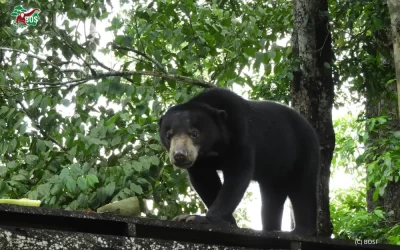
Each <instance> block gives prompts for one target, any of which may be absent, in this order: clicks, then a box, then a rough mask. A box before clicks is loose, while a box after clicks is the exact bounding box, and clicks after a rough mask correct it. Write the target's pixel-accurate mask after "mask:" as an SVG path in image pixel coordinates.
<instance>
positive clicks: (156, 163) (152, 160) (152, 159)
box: [150, 155, 160, 166]
mask: <svg viewBox="0 0 400 250" xmlns="http://www.w3.org/2000/svg"><path fill="white" fill-rule="evenodd" d="M150 161H151V163H152V164H153V165H156V166H157V165H158V164H160V159H158V157H157V156H155V155H152V156H150Z"/></svg>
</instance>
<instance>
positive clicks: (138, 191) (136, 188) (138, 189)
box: [130, 183, 143, 195]
mask: <svg viewBox="0 0 400 250" xmlns="http://www.w3.org/2000/svg"><path fill="white" fill-rule="evenodd" d="M130 188H131V189H132V190H133V192H135V193H136V194H138V195H141V194H143V189H142V187H141V186H139V185H136V184H134V183H132V184H131V186H130Z"/></svg>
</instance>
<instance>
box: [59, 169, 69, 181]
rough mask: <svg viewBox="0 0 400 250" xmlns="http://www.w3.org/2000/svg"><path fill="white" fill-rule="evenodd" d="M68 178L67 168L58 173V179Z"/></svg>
mask: <svg viewBox="0 0 400 250" xmlns="http://www.w3.org/2000/svg"><path fill="white" fill-rule="evenodd" d="M68 176H69V169H68V168H64V169H63V170H61V173H60V179H61V180H64V179H66V178H67V177H68Z"/></svg>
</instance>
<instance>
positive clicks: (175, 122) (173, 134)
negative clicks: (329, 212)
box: [159, 88, 320, 235]
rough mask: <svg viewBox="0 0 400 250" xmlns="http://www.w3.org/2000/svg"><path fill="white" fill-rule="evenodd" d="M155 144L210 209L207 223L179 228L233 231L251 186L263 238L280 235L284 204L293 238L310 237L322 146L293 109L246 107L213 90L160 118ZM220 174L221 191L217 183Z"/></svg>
mask: <svg viewBox="0 0 400 250" xmlns="http://www.w3.org/2000/svg"><path fill="white" fill-rule="evenodd" d="M159 125H160V138H161V141H162V143H163V145H164V146H165V147H166V148H167V149H168V150H169V152H170V159H171V161H172V163H173V164H174V165H175V166H177V167H181V168H185V169H187V171H188V174H189V178H190V182H191V184H192V186H193V188H194V189H195V190H196V192H197V193H198V194H199V196H200V197H201V199H202V200H203V202H204V203H205V205H206V206H207V208H208V212H207V214H206V217H201V216H180V217H177V218H178V219H177V220H186V221H189V220H193V221H194V222H199V223H213V224H222V225H224V224H225V225H228V224H234V225H236V222H235V219H234V218H233V215H232V214H233V212H234V210H235V209H236V207H237V206H238V204H239V203H240V201H241V199H242V198H243V195H244V193H245V191H246V189H247V187H248V186H249V183H250V181H251V180H255V181H257V182H258V183H259V186H260V191H261V198H262V224H263V230H280V228H281V221H282V212H283V205H284V202H285V199H286V197H289V198H290V200H291V202H292V205H293V209H294V215H295V222H296V226H295V230H294V233H296V234H300V235H315V234H316V230H317V229H316V226H317V222H316V218H317V202H316V197H317V176H318V171H319V166H320V148H319V147H320V146H319V142H318V139H317V135H316V133H315V131H314V129H313V128H312V126H311V125H310V124H309V123H308V122H307V121H306V120H305V119H304V118H303V117H302V116H301V115H300V114H299V113H297V112H296V111H294V110H293V109H291V108H289V107H287V106H285V105H282V104H278V103H275V102H271V101H248V100H245V99H243V98H241V97H240V96H238V95H236V94H235V93H233V92H231V91H229V90H227V89H223V88H211V89H208V90H205V91H203V92H202V93H200V94H199V95H197V96H195V97H193V98H192V99H191V100H189V101H188V102H186V103H183V104H179V105H176V106H174V107H172V108H170V109H169V110H168V111H167V112H166V114H165V115H164V116H163V117H161V118H160V120H159ZM217 170H222V172H223V176H224V183H223V184H221V181H220V179H219V177H218V175H217Z"/></svg>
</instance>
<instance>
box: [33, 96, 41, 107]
mask: <svg viewBox="0 0 400 250" xmlns="http://www.w3.org/2000/svg"><path fill="white" fill-rule="evenodd" d="M42 98H43V97H42V95H38V96H36V98H35V100H34V101H33V104H32V105H31V107H32V108H36V107H37V106H38V105H39V104H40V102H41V101H42Z"/></svg>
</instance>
